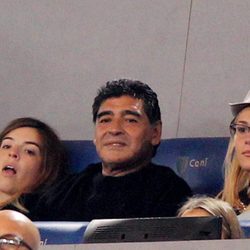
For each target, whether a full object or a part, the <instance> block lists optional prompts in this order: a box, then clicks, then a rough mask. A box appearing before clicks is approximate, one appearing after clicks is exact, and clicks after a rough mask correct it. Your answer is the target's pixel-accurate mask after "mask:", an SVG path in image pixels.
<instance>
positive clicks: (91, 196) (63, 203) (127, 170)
mask: <svg viewBox="0 0 250 250" xmlns="http://www.w3.org/2000/svg"><path fill="white" fill-rule="evenodd" d="M93 121H94V123H95V138H94V143H95V146H96V150H97V152H98V155H99V156H100V159H101V161H102V162H101V163H99V164H92V165H90V166H89V167H88V168H87V169H86V170H84V171H83V172H82V173H81V174H77V176H75V177H73V178H68V179H67V180H64V181H63V182H62V184H60V185H59V188H58V190H57V191H55V192H54V195H55V194H56V193H57V197H54V198H53V199H52V200H53V202H52V203H50V205H49V206H48V207H49V208H48V209H44V208H42V209H41V210H42V212H43V213H44V217H43V218H41V216H38V218H39V219H40V220H41V219H44V220H46V219H47V220H48V219H49V220H76V221H77V220H82V221H90V220H92V219H98V218H131V217H156V216H157V217H158V216H175V215H176V211H177V209H178V208H179V204H180V203H181V202H183V201H184V200H185V199H186V198H187V196H190V195H191V190H190V188H189V186H188V185H187V184H186V182H185V181H184V180H183V179H181V178H180V177H178V176H177V175H176V174H175V173H174V172H173V171H172V170H171V169H170V168H168V167H165V166H157V165H155V164H153V163H151V159H152V157H153V156H154V154H155V153H156V150H157V147H158V145H159V144H160V140H161V130H162V123H161V112H160V108H159V105H158V100H157V95H156V93H154V92H153V91H152V89H151V88H150V87H149V86H148V85H146V84H144V83H141V82H139V81H133V80H127V79H121V80H118V81H111V82H108V83H107V84H106V86H104V87H103V88H101V89H100V91H99V93H98V95H97V96H96V98H95V100H94V104H93ZM51 204H52V205H51ZM48 214H50V215H52V214H53V215H52V216H49V217H48ZM46 217H47V218H46Z"/></svg>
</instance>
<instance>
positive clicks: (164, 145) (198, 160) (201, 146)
mask: <svg viewBox="0 0 250 250" xmlns="http://www.w3.org/2000/svg"><path fill="white" fill-rule="evenodd" d="M228 141H229V138H227V137H214V138H210V137H204V138H176V139H164V140H162V141H161V144H160V146H159V148H158V150H157V154H156V156H155V157H154V158H153V162H155V163H157V164H161V165H166V166H169V167H171V168H172V169H173V170H174V171H175V172H176V173H177V174H178V175H180V176H181V177H183V178H184V179H185V180H186V181H187V183H188V184H189V185H190V187H191V188H192V190H193V192H194V194H198V193H199V194H208V195H215V194H217V193H218V192H219V191H220V190H221V188H222V184H223V169H222V165H223V161H224V157H225V154H226V150H227V145H228ZM64 144H65V146H66V149H67V151H68V153H69V158H70V169H71V170H72V172H80V171H81V170H83V169H84V168H85V167H86V166H87V165H89V164H90V163H94V162H98V161H100V160H99V157H98V155H97V153H96V150H95V146H94V144H93V142H92V141H90V140H82V141H64Z"/></svg>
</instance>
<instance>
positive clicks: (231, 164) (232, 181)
mask: <svg viewBox="0 0 250 250" xmlns="http://www.w3.org/2000/svg"><path fill="white" fill-rule="evenodd" d="M230 106H231V111H232V114H233V116H234V119H233V121H232V122H231V124H230V133H231V138H230V142H229V145H228V150H227V154H226V158H225V163H224V164H225V182H224V187H223V190H222V192H221V194H220V198H221V199H223V200H224V201H227V202H228V203H229V204H231V205H232V206H233V207H234V209H235V211H236V213H237V214H240V213H242V212H244V211H245V210H247V209H248V208H249V209H250V91H249V92H248V94H247V95H246V97H245V99H244V100H243V102H239V103H230Z"/></svg>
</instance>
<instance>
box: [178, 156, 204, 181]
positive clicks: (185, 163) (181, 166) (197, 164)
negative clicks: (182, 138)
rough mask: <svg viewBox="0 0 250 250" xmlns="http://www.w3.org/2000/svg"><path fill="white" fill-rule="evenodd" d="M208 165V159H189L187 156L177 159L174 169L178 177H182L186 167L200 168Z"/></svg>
mask: <svg viewBox="0 0 250 250" xmlns="http://www.w3.org/2000/svg"><path fill="white" fill-rule="evenodd" d="M207 165H208V157H205V158H202V159H194V158H192V159H190V157H188V156H181V157H179V158H178V159H177V162H176V168H177V172H178V174H179V175H180V176H183V175H184V174H185V172H186V170H187V168H188V167H191V168H201V167H206V166H207Z"/></svg>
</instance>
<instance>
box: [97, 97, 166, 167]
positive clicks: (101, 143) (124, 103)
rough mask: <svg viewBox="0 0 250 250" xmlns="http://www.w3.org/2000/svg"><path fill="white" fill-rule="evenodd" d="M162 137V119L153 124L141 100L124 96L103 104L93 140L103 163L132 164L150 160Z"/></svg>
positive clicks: (108, 100)
mask: <svg viewBox="0 0 250 250" xmlns="http://www.w3.org/2000/svg"><path fill="white" fill-rule="evenodd" d="M160 137H161V122H160V121H159V122H156V124H154V125H152V124H150V122H149V119H148V117H147V115H146V113H145V111H144V108H143V101H142V100H140V99H136V98H133V97H130V96H121V97H115V98H110V99H107V100H106V101H104V102H103V103H102V104H101V106H100V109H99V111H98V114H97V120H96V127H95V139H94V142H95V145H96V149H97V152H98V154H99V156H100V158H101V159H102V162H103V166H104V167H111V168H124V167H125V168H130V167H132V166H129V165H133V164H135V163H136V164H142V163H143V162H144V161H145V160H147V161H148V160H149V159H150V158H151V154H152V153H151V152H152V146H153V145H157V144H159V143H160Z"/></svg>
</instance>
